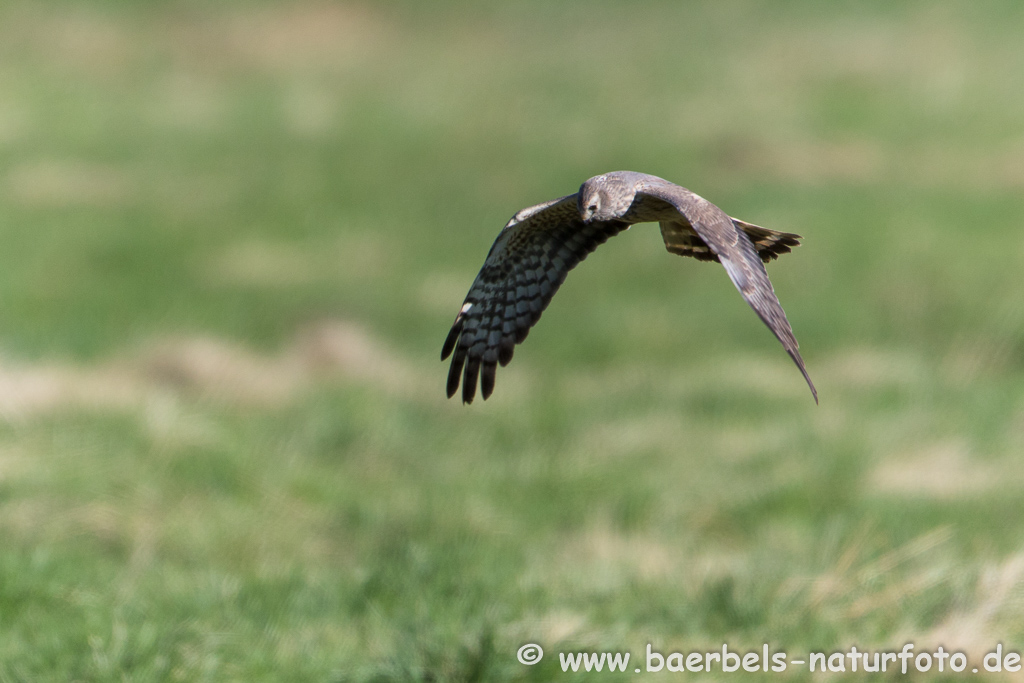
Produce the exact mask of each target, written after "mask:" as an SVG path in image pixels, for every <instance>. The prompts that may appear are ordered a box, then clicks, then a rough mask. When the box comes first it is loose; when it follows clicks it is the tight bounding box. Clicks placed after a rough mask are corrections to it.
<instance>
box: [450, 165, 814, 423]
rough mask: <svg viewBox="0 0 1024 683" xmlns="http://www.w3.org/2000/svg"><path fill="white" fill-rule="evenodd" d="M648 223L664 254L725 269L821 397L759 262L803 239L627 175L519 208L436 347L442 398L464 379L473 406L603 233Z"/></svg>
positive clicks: (465, 397)
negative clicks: (447, 364)
mask: <svg viewBox="0 0 1024 683" xmlns="http://www.w3.org/2000/svg"><path fill="white" fill-rule="evenodd" d="M648 222H658V223H660V224H661V236H662V238H663V239H664V240H665V247H666V248H667V249H668V251H670V252H671V253H673V254H679V255H680V256H692V257H694V258H696V259H698V260H701V261H718V262H719V263H721V264H722V265H723V266H725V270H726V272H727V273H728V274H729V278H730V279H731V280H732V282H733V284H734V285H736V289H738V290H739V291H740V294H742V295H743V298H744V299H746V301H747V303H748V304H750V307H751V308H753V309H754V312H755V313H757V315H758V317H760V318H761V320H762V321H763V322H764V324H765V325H767V326H768V328H769V329H770V330H771V331H772V332H773V333H775V336H776V337H777V338H778V339H779V341H780V342H782V346H783V348H784V349H786V351H787V352H788V353H789V355H790V356H791V357H792V358H793V361H794V362H795V363H796V366H797V367H798V368H799V369H800V372H801V373H802V374H803V376H804V379H805V380H807V385H808V386H809V387H810V389H811V395H812V396H814V402H815V403H817V402H818V392H817V390H816V389H815V388H814V383H813V382H811V378H810V376H809V375H808V374H807V368H806V367H804V361H803V358H801V357H800V352H799V351H798V350H797V349H798V344H797V342H796V337H794V336H793V329H792V328H791V327H790V326H789V321H788V320H787V319H786V314H785V312H784V311H783V310H782V306H781V305H780V304H779V299H778V297H776V296H775V290H774V288H773V287H772V283H771V281H770V280H769V279H768V272H767V271H766V270H765V269H764V264H763V263H762V261H764V262H765V263H767V262H768V261H770V260H772V259H774V258H777V257H778V256H779V254H785V253H788V252H789V251H790V249H791V248H792V247H795V246H798V245H799V244H800V242H799V240H800V236H799V235H794V234H792V233H788V232H778V231H775V230H769V229H767V228H762V227H760V226H757V225H751V224H750V223H746V222H744V221H741V220H737V219H735V218H730V217H729V216H728V215H726V213H725V212H724V211H722V210H721V209H720V208H718V207H717V206H715V205H714V204H712V203H711V202H709V201H708V200H706V199H704V198H703V197H700V196H698V195H696V194H694V193H693V192H690V191H689V190H687V189H686V188H685V187H680V186H679V185H676V184H674V183H670V182H669V181H667V180H664V179H662V178H658V177H656V176H652V175H647V174H646V173H636V172H634V171H615V172H613V173H605V174H602V175H599V176H594V177H593V178H591V179H589V180H587V181H586V182H585V183H583V185H581V186H580V189H579V192H577V193H575V194H570V195H566V196H565V197H561V198H560V199H555V200H552V201H550V202H544V203H543V204H537V205H536V206H531V207H529V208H527V209H523V210H522V211H520V212H519V213H517V214H516V215H515V216H513V217H512V220H510V221H509V222H508V224H507V225H506V226H505V228H504V229H503V230H502V231H501V233H499V234H498V238H497V239H496V240H495V241H494V246H492V247H491V251H490V253H488V254H487V260H486V261H484V266H483V268H482V269H481V270H480V274H479V275H477V276H476V280H475V281H474V282H473V286H472V287H470V289H469V294H468V295H467V296H466V300H465V302H464V303H463V304H462V309H461V310H460V311H459V314H458V315H457V316H455V322H454V324H453V325H452V328H451V331H450V332H449V333H448V338H447V339H446V340H445V342H444V348H443V349H442V350H441V360H445V359H446V358H448V356H449V355H451V354H452V352H453V351H454V355H453V356H452V363H451V368H450V369H449V372H448V398H451V397H452V396H454V395H455V393H456V392H457V391H458V389H459V382H460V379H461V382H462V401H463V402H464V403H471V402H472V401H473V397H474V396H475V395H476V384H477V377H478V376H479V378H480V389H481V393H482V394H483V397H484V399H485V400H486V399H487V397H489V396H490V395H491V392H492V391H493V390H494V375H495V371H496V369H497V365H498V364H499V363H500V364H501V365H502V367H504V366H505V365H507V364H508V362H509V361H510V360H512V353H513V351H514V349H515V345H516V344H520V343H522V341H523V340H524V339H526V335H527V334H528V333H529V331H530V328H531V327H533V325H534V324H535V323H536V322H537V320H539V319H540V314H541V312H542V311H543V310H544V308H545V307H547V305H548V303H549V302H550V301H551V297H552V296H554V294H555V292H556V291H558V287H559V286H560V285H561V284H562V282H564V281H565V276H566V275H567V274H568V273H569V271H570V270H572V268H574V267H575V266H576V264H577V263H579V262H580V261H582V260H583V259H585V258H586V257H587V255H588V254H589V253H590V252H592V251H594V249H596V248H597V247H598V245H600V244H603V243H604V242H605V241H606V240H607V239H608V238H609V237H613V236H614V235H617V234H618V233H620V232H622V231H623V230H626V229H628V228H629V227H630V226H631V225H633V224H634V223H648Z"/></svg>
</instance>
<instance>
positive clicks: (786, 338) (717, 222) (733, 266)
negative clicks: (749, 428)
mask: <svg viewBox="0 0 1024 683" xmlns="http://www.w3.org/2000/svg"><path fill="white" fill-rule="evenodd" d="M637 195H638V197H640V196H643V197H650V198H653V199H654V200H656V202H659V203H660V202H667V203H668V204H670V205H671V206H672V207H674V208H675V210H676V212H677V213H678V214H679V215H678V219H677V220H671V221H662V222H661V232H662V236H663V237H664V238H665V246H666V247H667V248H668V250H669V251H670V252H672V253H676V254H682V255H685V256H693V257H695V258H698V259H701V260H706V261H712V260H715V261H719V262H720V263H721V264H722V265H723V266H724V267H725V270H726V272H728V273H729V278H730V279H731V280H732V282H733V284H734V285H736V288H737V289H738V290H740V294H742V295H743V298H744V299H746V301H747V303H748V304H750V307H751V308H753V309H754V312H755V313H757V315H758V317H759V318H761V320H762V321H763V322H764V324H765V325H767V326H768V328H769V329H770V330H771V331H772V332H773V333H774V334H775V336H776V337H777V338H778V340H779V341H780V342H781V343H782V346H783V348H785V349H786V351H787V352H788V353H789V355H790V357H791V358H792V359H793V362H794V363H796V366H797V367H798V368H799V369H800V372H801V374H803V376H804V379H805V380H807V386H808V387H810V389H811V394H812V395H813V396H814V402H815V403H817V402H818V390H817V389H815V388H814V383H813V382H812V381H811V378H810V376H809V375H808V374H807V368H806V366H805V365H804V360H803V358H802V357H801V356H800V351H799V350H798V349H799V344H797V341H796V337H795V336H794V335H793V329H792V328H791V327H790V325H789V320H787V319H786V313H785V311H783V310H782V305H781V304H780V303H779V299H778V297H777V296H775V289H774V288H773V287H772V283H771V280H769V279H768V271H766V270H765V269H764V263H762V259H763V260H764V261H768V260H770V259H771V258H774V257H775V256H777V255H778V254H779V253H785V252H787V251H789V250H790V248H791V247H792V246H795V245H796V244H799V242H797V241H796V239H797V236H796V235H791V234H789V233H776V232H775V231H773V230H768V229H766V228H761V227H759V226H755V225H751V224H750V223H744V222H742V221H737V220H736V219H734V218H730V217H729V216H727V215H726V214H725V212H724V211H722V210H721V209H719V208H718V207H717V206H715V205H714V204H712V203H711V202H709V201H707V200H706V199H704V198H702V197H699V196H697V195H695V194H693V193H692V192H690V191H689V190H687V189H685V188H683V187H680V186H678V185H674V184H672V183H669V182H667V181H662V182H659V183H648V184H645V185H644V187H643V188H641V189H640V190H639V191H638V193H637ZM751 229H756V231H755V234H754V235H750V231H751ZM691 231H692V232H693V233H695V234H693V235H689V236H688V233H690V232H691ZM755 244H760V245H761V248H760V249H758V247H757V246H755ZM709 249H710V252H709V251H708V250H709Z"/></svg>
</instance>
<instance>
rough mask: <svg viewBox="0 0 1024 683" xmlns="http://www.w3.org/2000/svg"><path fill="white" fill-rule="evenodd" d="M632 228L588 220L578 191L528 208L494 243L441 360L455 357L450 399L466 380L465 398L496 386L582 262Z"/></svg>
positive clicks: (464, 385)
mask: <svg viewBox="0 0 1024 683" xmlns="http://www.w3.org/2000/svg"><path fill="white" fill-rule="evenodd" d="M627 227H629V225H628V224H627V223H625V222H622V221H606V222H591V223H584V222H583V221H582V219H581V218H580V215H579V211H578V209H577V207H576V195H575V194H573V195H569V196H566V197H562V198H561V199H556V200H554V201H551V202H547V203H545V204H539V205H537V206H534V207H530V208H528V209H523V210H522V211H520V212H519V213H517V214H516V215H515V217H513V218H512V220H511V221H509V223H508V225H506V226H505V229H504V230H502V231H501V234H499V235H498V238H497V240H495V242H494V246H492V247H491V251H490V253H489V254H488V255H487V260H486V261H485V262H484V266H483V268H482V269H481V270H480V274H479V275H477V276H476V280H475V281H474V282H473V286H472V287H470V290H469V294H468V295H467V296H466V300H465V302H464V303H463V305H462V310H461V311H460V312H459V315H458V316H456V318H455V322H454V324H453V325H452V328H451V331H450V332H449V333H448V338H447V339H446V340H445V343H444V348H443V349H442V350H441V360H444V359H445V358H447V357H448V356H449V355H452V353H453V352H454V355H452V363H451V368H450V369H449V371H448V397H449V398H451V397H452V396H454V395H455V392H457V391H458V389H459V383H460V381H461V383H462V400H463V402H465V403H471V402H472V401H473V397H474V396H475V395H476V384H477V377H478V376H479V378H480V391H481V393H482V394H483V397H484V399H487V397H489V396H490V395H491V392H492V391H493V390H494V375H495V372H496V369H497V365H498V364H499V363H500V364H501V365H502V366H503V367H504V366H505V365H507V364H508V362H509V361H510V360H512V353H513V351H514V350H515V345H516V344H519V343H521V342H522V341H523V340H524V339H526V335H527V334H529V332H530V328H531V327H533V325H534V324H535V323H536V322H537V321H538V320H539V319H540V315H541V313H542V312H543V311H544V309H545V308H546V307H547V305H548V303H549V302H550V301H551V297H553V296H554V294H555V292H556V291H558V288H559V286H561V284H562V282H564V281H565V276H566V275H567V274H568V273H569V271H570V270H572V269H573V268H574V267H575V266H576V264H578V263H579V262H580V261H582V260H583V259H584V258H586V257H587V255H588V254H589V253H590V252H592V251H594V249H596V248H597V247H598V246H599V245H600V244H603V243H604V242H605V241H606V240H607V239H608V238H609V237H612V236H614V235H616V234H618V233H619V232H621V231H622V230H624V229H626V228H627Z"/></svg>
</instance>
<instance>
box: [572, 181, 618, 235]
mask: <svg viewBox="0 0 1024 683" xmlns="http://www.w3.org/2000/svg"><path fill="white" fill-rule="evenodd" d="M603 180H604V177H603V176H595V177H593V178H591V179H590V180H588V181H587V182H585V183H583V184H582V185H580V191H579V192H578V193H577V194H576V207H577V208H578V209H579V211H580V218H582V219H583V222H584V223H589V222H591V221H601V220H608V219H609V218H610V217H611V216H609V215H606V214H608V211H609V209H611V208H612V207H610V206H609V201H608V194H607V193H606V192H605V191H604V189H603V188H602V182H603Z"/></svg>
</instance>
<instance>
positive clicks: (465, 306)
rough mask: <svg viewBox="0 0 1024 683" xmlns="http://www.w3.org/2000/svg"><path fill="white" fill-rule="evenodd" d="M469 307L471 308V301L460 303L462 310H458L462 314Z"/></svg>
mask: <svg viewBox="0 0 1024 683" xmlns="http://www.w3.org/2000/svg"><path fill="white" fill-rule="evenodd" d="M471 308H473V304H471V303H464V304H462V310H461V311H459V312H460V313H462V314H465V313H466V312H467V311H468V310H469V309H471Z"/></svg>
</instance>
